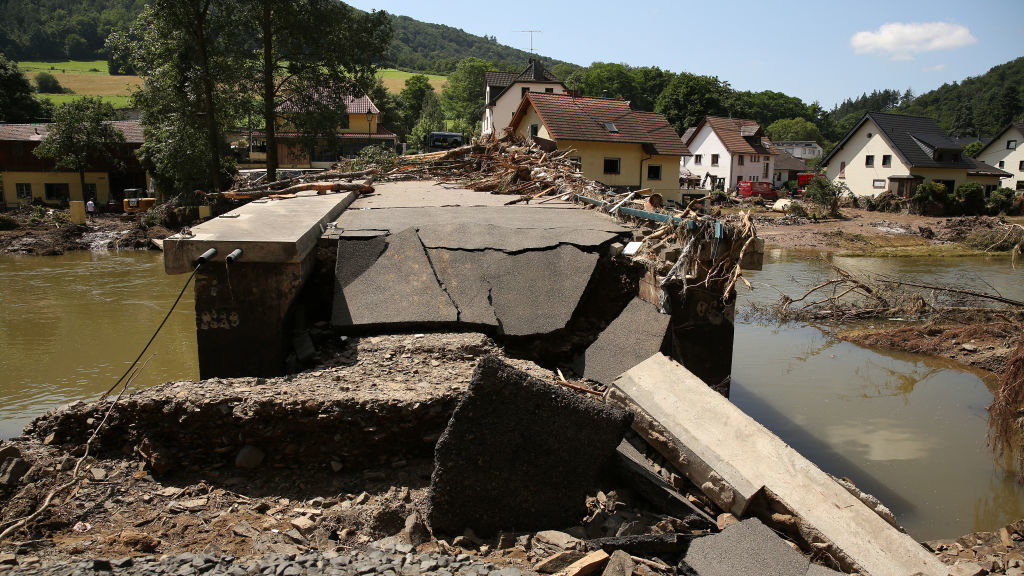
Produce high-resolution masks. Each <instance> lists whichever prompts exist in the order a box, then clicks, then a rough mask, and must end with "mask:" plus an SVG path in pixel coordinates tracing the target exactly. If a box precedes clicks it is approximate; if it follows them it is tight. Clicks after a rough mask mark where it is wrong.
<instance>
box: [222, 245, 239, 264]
mask: <svg viewBox="0 0 1024 576" xmlns="http://www.w3.org/2000/svg"><path fill="white" fill-rule="evenodd" d="M241 257H242V249H241V248H235V249H234V250H232V251H231V254H228V255H227V256H225V257H224V263H225V264H234V263H235V260H238V259H239V258H241Z"/></svg>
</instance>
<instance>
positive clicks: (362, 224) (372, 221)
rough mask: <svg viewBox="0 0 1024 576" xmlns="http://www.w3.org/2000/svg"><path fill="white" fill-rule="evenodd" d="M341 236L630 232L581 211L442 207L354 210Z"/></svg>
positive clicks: (345, 219)
mask: <svg viewBox="0 0 1024 576" xmlns="http://www.w3.org/2000/svg"><path fill="white" fill-rule="evenodd" d="M337 222H338V227H339V228H340V229H341V236H343V237H344V236H346V235H348V234H349V233H351V232H358V231H365V230H387V231H389V232H392V233H394V232H397V231H399V230H404V229H406V228H410V227H416V228H420V227H423V226H430V225H436V224H444V225H451V224H492V225H495V226H503V227H505V228H522V229H531V230H536V229H544V228H570V229H589V230H601V231H605V232H629V231H630V230H629V229H628V228H625V227H624V226H620V225H619V224H617V223H616V222H615V221H614V220H612V219H611V218H609V217H607V216H604V215H601V214H597V213H595V212H593V211H590V210H583V209H581V208H578V207H571V206H569V207H566V208H564V209H557V210H545V209H540V208H537V207H532V206H518V205H517V206H480V207H469V208H467V207H458V206H438V207H426V208H387V209H374V210H358V209H356V208H355V207H354V206H353V208H352V209H351V210H346V211H345V213H344V214H342V215H341V217H340V218H338V220H337Z"/></svg>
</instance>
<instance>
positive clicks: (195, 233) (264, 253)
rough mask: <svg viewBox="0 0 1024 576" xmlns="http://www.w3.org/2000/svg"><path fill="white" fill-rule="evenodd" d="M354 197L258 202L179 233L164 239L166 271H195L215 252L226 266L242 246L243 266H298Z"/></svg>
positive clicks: (313, 196) (312, 196)
mask: <svg viewBox="0 0 1024 576" xmlns="http://www.w3.org/2000/svg"><path fill="white" fill-rule="evenodd" d="M355 196H356V195H355V193H352V192H349V193H345V194H325V195H323V196H319V195H317V194H316V193H315V192H310V193H302V194H301V195H299V196H297V197H295V198H290V199H287V200H259V201H254V202H250V203H248V204H246V205H244V206H241V207H239V208H236V209H234V210H232V211H231V212H229V213H227V214H223V215H221V216H218V217H217V218H213V219H212V220H207V221H206V222H203V223H202V224H199V225H198V226H195V227H194V228H192V236H189V237H187V238H184V237H181V236H180V235H178V234H176V235H174V236H171V237H169V238H167V239H165V240H164V270H165V271H166V272H167V273H168V274H181V273H185V272H191V271H192V269H193V268H194V267H195V264H194V262H195V260H196V258H198V257H199V255H200V254H202V253H203V252H205V251H206V250H207V249H209V248H216V249H217V255H216V256H215V257H214V258H213V260H212V261H213V262H223V261H224V257H225V256H227V255H228V254H229V253H230V252H231V251H232V250H234V249H236V248H241V249H242V251H243V253H242V257H241V258H240V259H239V262H246V263H273V264H280V263H297V262H301V261H302V260H303V259H304V258H305V257H306V255H307V254H309V252H310V251H311V250H312V249H313V248H314V247H315V246H316V243H317V240H318V239H319V238H320V235H321V234H323V231H324V227H325V226H326V224H327V223H328V222H331V221H333V220H334V219H335V218H337V217H338V215H339V214H341V213H342V211H344V210H345V208H346V207H348V205H349V204H351V203H352V201H353V200H354V199H355Z"/></svg>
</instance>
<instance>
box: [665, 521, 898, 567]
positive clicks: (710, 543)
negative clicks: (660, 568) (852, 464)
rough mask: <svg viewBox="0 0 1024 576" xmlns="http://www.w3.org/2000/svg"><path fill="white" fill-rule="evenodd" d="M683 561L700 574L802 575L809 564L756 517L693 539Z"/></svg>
mask: <svg viewBox="0 0 1024 576" xmlns="http://www.w3.org/2000/svg"><path fill="white" fill-rule="evenodd" d="M683 561H684V562H686V563H687V564H689V565H690V567H691V568H693V569H694V570H695V571H696V572H697V574H699V575H700V576H805V575H806V574H807V568H808V566H809V565H810V561H809V560H807V558H805V557H804V556H803V555H802V554H800V553H799V552H797V551H796V550H793V549H792V548H791V547H790V546H789V544H786V542H785V541H784V540H783V539H782V538H780V537H779V536H778V535H776V534H775V532H773V531H772V530H771V529H770V528H768V527H767V526H765V525H764V524H762V523H761V521H760V520H758V519H756V518H751V519H749V520H744V521H743V522H737V523H735V524H730V525H729V526H726V528H725V530H723V531H722V532H720V533H718V534H714V535H711V536H705V537H703V538H698V539H696V540H694V541H693V542H691V543H690V547H689V549H688V550H687V551H686V556H685V557H684V558H683ZM908 574H909V573H908Z"/></svg>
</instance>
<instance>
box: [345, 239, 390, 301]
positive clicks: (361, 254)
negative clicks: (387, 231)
mask: <svg viewBox="0 0 1024 576" xmlns="http://www.w3.org/2000/svg"><path fill="white" fill-rule="evenodd" d="M387 247H388V242H387V239H386V238H385V237H384V236H377V237H373V238H370V239H367V240H341V241H339V242H338V262H337V264H336V265H335V267H334V281H335V285H336V286H339V287H341V288H345V287H347V286H348V285H349V284H351V283H352V282H354V281H355V280H356V278H359V277H360V276H362V275H363V273H364V272H366V271H367V270H369V269H370V266H373V265H374V264H376V263H377V259H378V258H380V255H381V254H383V253H384V250H385V249H387Z"/></svg>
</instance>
